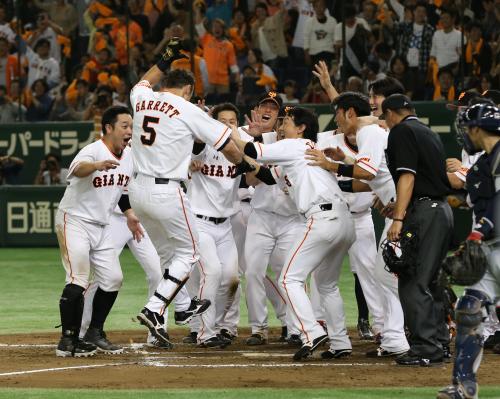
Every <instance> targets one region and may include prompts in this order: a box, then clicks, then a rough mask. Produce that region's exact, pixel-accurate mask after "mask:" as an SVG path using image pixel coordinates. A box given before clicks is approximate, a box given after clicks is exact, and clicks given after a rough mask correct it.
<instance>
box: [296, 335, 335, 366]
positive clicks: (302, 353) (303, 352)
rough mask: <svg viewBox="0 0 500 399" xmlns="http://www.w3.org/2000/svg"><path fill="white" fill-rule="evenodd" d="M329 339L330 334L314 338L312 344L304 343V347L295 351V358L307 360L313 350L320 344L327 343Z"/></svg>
mask: <svg viewBox="0 0 500 399" xmlns="http://www.w3.org/2000/svg"><path fill="white" fill-rule="evenodd" d="M326 341H328V335H326V334H325V335H321V336H319V337H318V338H315V339H313V342H312V345H310V344H305V345H302V347H301V348H300V349H299V350H298V351H297V352H295V354H294V355H293V360H296V361H297V360H305V359H307V358H308V357H310V356H311V355H312V354H313V352H314V351H315V350H316V349H317V348H318V346H320V345H321V344H323V343H325V342H326Z"/></svg>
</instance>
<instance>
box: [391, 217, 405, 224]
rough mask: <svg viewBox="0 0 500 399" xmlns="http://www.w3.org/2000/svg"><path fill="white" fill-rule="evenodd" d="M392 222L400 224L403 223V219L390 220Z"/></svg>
mask: <svg viewBox="0 0 500 399" xmlns="http://www.w3.org/2000/svg"><path fill="white" fill-rule="evenodd" d="M392 220H393V222H401V223H403V222H404V220H403V219H398V218H392Z"/></svg>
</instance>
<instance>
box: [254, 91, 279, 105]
mask: <svg viewBox="0 0 500 399" xmlns="http://www.w3.org/2000/svg"><path fill="white" fill-rule="evenodd" d="M267 101H271V102H273V103H275V104H276V105H277V106H278V108H281V107H282V106H283V99H282V98H281V97H280V96H278V93H276V92H275V91H269V92H267V93H266V94H264V95H263V96H262V97H260V98H259V101H258V103H257V104H258V105H260V104H262V103H265V102H267Z"/></svg>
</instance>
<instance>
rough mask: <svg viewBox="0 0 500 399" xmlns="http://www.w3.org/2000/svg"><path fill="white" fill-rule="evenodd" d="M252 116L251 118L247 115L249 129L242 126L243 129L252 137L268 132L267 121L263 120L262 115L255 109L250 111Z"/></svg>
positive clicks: (246, 120)
mask: <svg viewBox="0 0 500 399" xmlns="http://www.w3.org/2000/svg"><path fill="white" fill-rule="evenodd" d="M250 116H251V117H250V118H249V117H248V115H245V122H246V123H247V125H248V129H247V128H244V127H242V129H243V131H245V132H246V133H248V134H249V135H250V136H252V137H258V136H260V135H261V134H262V133H266V127H265V125H266V123H265V122H264V121H263V120H262V116H261V115H259V114H258V113H257V112H255V111H254V110H252V111H251V112H250Z"/></svg>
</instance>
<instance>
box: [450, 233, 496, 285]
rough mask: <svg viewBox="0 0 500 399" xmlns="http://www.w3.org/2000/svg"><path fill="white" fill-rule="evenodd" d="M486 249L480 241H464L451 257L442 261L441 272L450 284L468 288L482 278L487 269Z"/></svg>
mask: <svg viewBox="0 0 500 399" xmlns="http://www.w3.org/2000/svg"><path fill="white" fill-rule="evenodd" d="M486 254H487V247H486V245H485V244H483V243H482V242H481V241H476V240H467V241H465V242H464V243H463V244H462V245H461V246H460V248H459V250H458V251H456V252H455V253H454V254H453V255H450V256H447V257H446V258H445V260H444V261H443V270H444V271H445V272H446V273H447V274H448V276H449V277H448V278H449V281H450V283H451V284H455V285H464V286H469V285H473V284H475V283H477V282H478V281H479V280H481V278H482V277H483V276H484V273H485V272H486V269H487V267H488V258H487V255H486Z"/></svg>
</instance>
